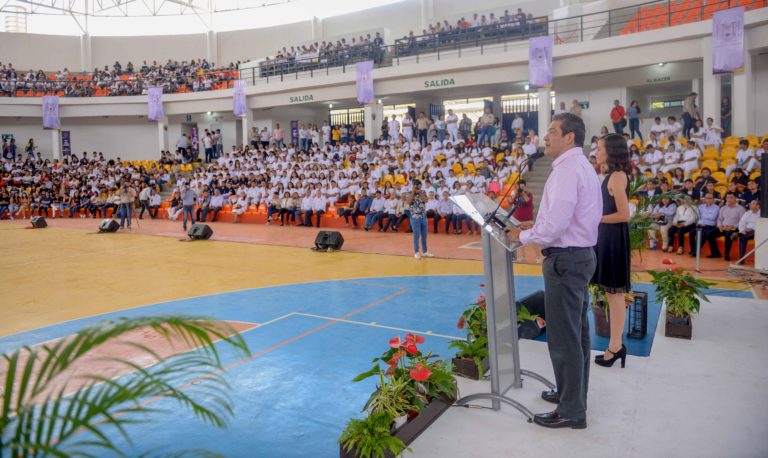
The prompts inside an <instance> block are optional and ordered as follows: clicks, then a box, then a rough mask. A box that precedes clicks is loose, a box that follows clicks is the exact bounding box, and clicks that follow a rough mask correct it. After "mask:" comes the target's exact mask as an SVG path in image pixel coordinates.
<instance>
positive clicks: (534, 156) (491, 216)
mask: <svg viewBox="0 0 768 458" xmlns="http://www.w3.org/2000/svg"><path fill="white" fill-rule="evenodd" d="M540 157H544V153H542V152H540V151H536V152H535V153H533V154H531V155H530V156H528V157H526V158H525V159H523V162H521V163H520V171H521V173H519V174H518V175H517V178H515V181H514V182H513V183H512V184H511V185H510V186H509V188H507V192H505V193H504V195H503V196H501V199H500V200H499V205H497V206H496V208H495V209H493V211H492V212H491V213H488V214H487V215H485V223H486V224H488V222H489V221H491V220H492V219H494V218H495V217H496V212H497V211H499V208H501V204H502V203H503V202H504V199H506V198H507V196H508V195H509V192H510V191H511V190H512V188H514V187H515V185H516V184H517V182H518V181H520V177H521V176H522V170H523V167H524V166H526V165H528V162H530V161H531V160H536V159H539V158H540ZM512 211H514V208H513V209H512ZM497 223H499V224H500V225H501V227H503V226H504V224H503V222H499V221H497Z"/></svg>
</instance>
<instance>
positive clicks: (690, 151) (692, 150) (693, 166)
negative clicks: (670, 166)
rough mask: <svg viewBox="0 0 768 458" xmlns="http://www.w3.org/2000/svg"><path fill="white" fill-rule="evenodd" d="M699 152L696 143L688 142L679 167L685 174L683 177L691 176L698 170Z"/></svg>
mask: <svg viewBox="0 0 768 458" xmlns="http://www.w3.org/2000/svg"><path fill="white" fill-rule="evenodd" d="M700 157H701V151H700V150H699V148H698V147H697V146H696V142H695V141H693V140H690V141H689V142H688V144H687V145H685V149H684V150H683V161H682V163H681V165H680V167H681V168H682V169H683V172H685V176H691V174H692V173H693V172H695V171H696V170H699V158H700Z"/></svg>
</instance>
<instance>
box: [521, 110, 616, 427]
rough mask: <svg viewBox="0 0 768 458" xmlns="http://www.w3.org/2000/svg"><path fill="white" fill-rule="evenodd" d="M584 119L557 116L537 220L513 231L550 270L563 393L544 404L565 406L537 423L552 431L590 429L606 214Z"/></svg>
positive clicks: (555, 361)
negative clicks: (593, 301) (591, 292)
mask: <svg viewBox="0 0 768 458" xmlns="http://www.w3.org/2000/svg"><path fill="white" fill-rule="evenodd" d="M584 131H585V129H584V121H582V120H581V118H579V117H578V116H576V115H574V114H572V113H560V114H557V115H555V116H554V117H553V118H552V123H551V124H550V125H549V128H548V130H547V134H546V136H545V137H544V143H545V145H546V146H545V149H544V154H546V155H547V156H551V157H553V158H554V162H553V163H552V173H551V174H550V176H549V178H548V179H547V183H546V184H545V185H544V194H543V196H542V200H541V204H540V208H539V213H538V215H537V217H536V222H535V223H534V224H533V225H531V223H527V224H524V225H523V229H526V230H523V231H522V232H519V233H518V232H517V231H516V230H513V231H511V233H510V238H511V239H512V240H513V241H516V240H519V241H520V242H521V243H523V244H524V245H527V244H530V243H535V244H536V245H538V246H539V247H541V248H542V250H541V252H542V254H543V255H544V256H546V258H545V259H544V264H543V273H544V288H545V311H546V319H547V345H548V347H549V354H550V358H551V359H552V367H553V369H554V373H555V381H556V384H557V391H545V392H543V393H542V395H541V396H542V398H543V399H544V400H546V401H549V402H552V403H555V404H558V406H557V409H555V410H554V411H552V412H550V413H545V414H537V415H535V416H534V419H533V421H534V423H536V424H538V425H541V426H544V427H547V428H573V429H584V428H586V427H587V416H586V415H587V386H588V382H589V365H590V359H591V358H590V338H589V322H588V320H587V307H588V305H589V299H588V295H587V286H588V284H589V281H590V280H591V278H592V275H593V273H594V271H595V266H596V259H595V252H594V249H593V247H594V246H595V245H597V227H598V225H599V224H600V218H601V217H602V210H603V198H602V194H601V191H600V181H599V180H598V178H597V174H596V173H595V170H594V168H592V166H591V165H590V164H589V161H588V160H587V158H586V156H584V153H583V150H582V145H583V144H584V135H585V132H584Z"/></svg>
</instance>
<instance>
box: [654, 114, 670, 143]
mask: <svg viewBox="0 0 768 458" xmlns="http://www.w3.org/2000/svg"><path fill="white" fill-rule="evenodd" d="M651 133H652V134H655V135H656V138H662V137H666V136H667V126H666V125H665V124H662V123H661V118H660V117H658V116H656V117H655V118H653V125H652V126H651Z"/></svg>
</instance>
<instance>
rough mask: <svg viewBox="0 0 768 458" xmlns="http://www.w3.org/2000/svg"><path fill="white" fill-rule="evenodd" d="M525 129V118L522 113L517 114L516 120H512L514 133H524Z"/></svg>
mask: <svg viewBox="0 0 768 458" xmlns="http://www.w3.org/2000/svg"><path fill="white" fill-rule="evenodd" d="M524 127H525V125H524V123H523V117H522V116H520V113H515V119H513V120H512V131H513V132H517V131H518V130H520V131H522V130H523V128H524Z"/></svg>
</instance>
